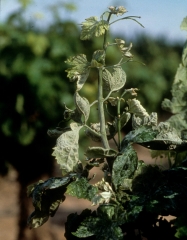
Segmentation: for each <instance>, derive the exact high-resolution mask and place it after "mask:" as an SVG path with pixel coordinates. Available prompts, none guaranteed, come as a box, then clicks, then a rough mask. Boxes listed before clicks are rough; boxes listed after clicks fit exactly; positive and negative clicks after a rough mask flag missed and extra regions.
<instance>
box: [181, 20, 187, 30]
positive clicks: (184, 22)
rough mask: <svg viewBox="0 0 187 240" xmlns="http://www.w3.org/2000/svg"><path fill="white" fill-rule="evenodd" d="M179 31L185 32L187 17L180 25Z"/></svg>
mask: <svg viewBox="0 0 187 240" xmlns="http://www.w3.org/2000/svg"><path fill="white" fill-rule="evenodd" d="M180 29H181V30H186V31H187V17H185V18H184V19H183V21H182V23H181V25H180Z"/></svg>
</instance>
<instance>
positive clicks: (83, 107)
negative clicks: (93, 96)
mask: <svg viewBox="0 0 187 240" xmlns="http://www.w3.org/2000/svg"><path fill="white" fill-rule="evenodd" d="M75 105H76V108H77V110H78V112H79V113H80V114H82V115H84V120H85V121H84V122H86V121H87V120H88V118H89V114H90V103H89V101H88V100H87V99H86V98H84V97H81V96H80V95H79V93H78V92H76V93H75Z"/></svg>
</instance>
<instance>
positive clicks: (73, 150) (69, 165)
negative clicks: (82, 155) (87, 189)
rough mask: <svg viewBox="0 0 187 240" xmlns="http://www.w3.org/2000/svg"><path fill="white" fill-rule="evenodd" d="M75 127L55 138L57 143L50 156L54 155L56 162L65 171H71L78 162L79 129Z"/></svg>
mask: <svg viewBox="0 0 187 240" xmlns="http://www.w3.org/2000/svg"><path fill="white" fill-rule="evenodd" d="M80 128H81V127H77V128H76V129H74V130H73V131H68V132H65V133H63V134H62V135H61V136H60V137H59V138H58V139H57V145H56V147H54V148H53V149H54V152H53V153H52V156H55V158H56V160H57V163H58V164H60V167H61V169H63V170H64V171H65V172H66V173H68V172H71V171H73V168H74V167H75V165H76V164H77V163H78V160H79V159H78V140H79V130H80Z"/></svg>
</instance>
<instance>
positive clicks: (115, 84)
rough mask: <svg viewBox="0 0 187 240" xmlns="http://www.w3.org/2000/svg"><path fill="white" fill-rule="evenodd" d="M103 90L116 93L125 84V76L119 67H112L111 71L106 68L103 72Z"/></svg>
mask: <svg viewBox="0 0 187 240" xmlns="http://www.w3.org/2000/svg"><path fill="white" fill-rule="evenodd" d="M103 80H104V88H105V89H106V90H108V91H112V92H115V91H118V90H120V89H121V88H122V87H123V86H124V85H125V83H126V74H125V72H124V71H123V69H122V68H121V67H113V68H112V71H111V72H110V71H108V70H107V69H106V68H105V69H104V71H103Z"/></svg>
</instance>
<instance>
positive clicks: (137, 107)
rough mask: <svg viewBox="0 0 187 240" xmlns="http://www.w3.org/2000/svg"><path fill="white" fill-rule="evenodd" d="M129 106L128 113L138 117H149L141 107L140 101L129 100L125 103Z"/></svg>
mask: <svg viewBox="0 0 187 240" xmlns="http://www.w3.org/2000/svg"><path fill="white" fill-rule="evenodd" d="M127 103H128V106H129V110H128V111H129V112H130V113H133V114H135V115H136V116H138V117H145V116H147V117H148V116H149V114H148V113H147V111H146V110H145V108H144V107H143V106H142V105H141V103H140V101H139V100H137V99H129V100H128V101H127Z"/></svg>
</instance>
